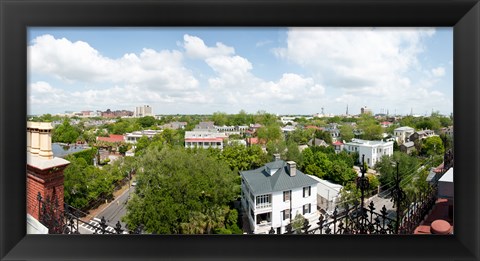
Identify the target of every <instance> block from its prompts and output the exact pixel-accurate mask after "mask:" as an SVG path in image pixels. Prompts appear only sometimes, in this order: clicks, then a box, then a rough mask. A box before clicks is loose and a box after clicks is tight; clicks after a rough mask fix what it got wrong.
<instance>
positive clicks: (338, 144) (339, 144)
mask: <svg viewBox="0 0 480 261" xmlns="http://www.w3.org/2000/svg"><path fill="white" fill-rule="evenodd" d="M332 145H333V146H334V150H335V153H340V152H341V151H342V150H343V148H344V147H345V146H344V144H343V143H342V142H341V141H338V140H337V141H335V142H333V143H332Z"/></svg>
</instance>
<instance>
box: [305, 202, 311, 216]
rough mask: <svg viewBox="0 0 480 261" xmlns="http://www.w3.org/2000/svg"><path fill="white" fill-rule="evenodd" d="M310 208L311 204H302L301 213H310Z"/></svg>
mask: <svg viewBox="0 0 480 261" xmlns="http://www.w3.org/2000/svg"><path fill="white" fill-rule="evenodd" d="M310 210H311V204H306V205H303V214H304V215H305V214H308V213H310Z"/></svg>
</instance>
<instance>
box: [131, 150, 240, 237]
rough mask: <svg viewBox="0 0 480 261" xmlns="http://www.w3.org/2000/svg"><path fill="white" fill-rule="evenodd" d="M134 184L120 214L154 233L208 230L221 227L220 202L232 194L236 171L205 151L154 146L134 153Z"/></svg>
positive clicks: (234, 194) (223, 204)
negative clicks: (137, 167)
mask: <svg viewBox="0 0 480 261" xmlns="http://www.w3.org/2000/svg"><path fill="white" fill-rule="evenodd" d="M138 161H139V165H140V166H142V169H140V170H139V171H137V180H138V185H137V188H136V190H135V194H134V195H133V197H132V200H130V201H129V203H128V205H127V215H126V216H125V217H124V218H123V220H124V222H126V223H127V225H128V227H129V229H134V228H136V227H138V226H139V225H140V224H143V225H144V229H145V231H147V232H156V233H159V234H177V233H192V232H193V233H213V232H214V231H215V230H216V229H218V228H225V216H226V215H227V213H228V211H227V212H226V211H224V210H225V209H226V208H225V207H226V206H228V204H229V203H230V202H231V201H232V200H234V199H235V198H237V197H238V195H239V193H240V182H239V179H238V175H237V174H236V173H234V172H233V171H232V170H231V169H230V168H229V166H227V165H226V164H225V163H223V162H221V161H218V160H216V159H215V158H213V157H211V156H209V154H208V151H206V150H198V151H196V152H194V153H189V152H187V151H186V150H184V149H183V148H169V147H164V148H161V149H160V150H159V149H158V148H155V147H149V148H147V152H146V153H144V154H143V155H142V156H141V157H139V158H138Z"/></svg>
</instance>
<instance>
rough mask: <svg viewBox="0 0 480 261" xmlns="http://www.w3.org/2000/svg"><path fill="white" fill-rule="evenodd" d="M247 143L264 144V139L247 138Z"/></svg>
mask: <svg viewBox="0 0 480 261" xmlns="http://www.w3.org/2000/svg"><path fill="white" fill-rule="evenodd" d="M247 142H248V144H265V141H264V140H260V139H259V138H257V137H252V138H247Z"/></svg>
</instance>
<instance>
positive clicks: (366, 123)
mask: <svg viewBox="0 0 480 261" xmlns="http://www.w3.org/2000/svg"><path fill="white" fill-rule="evenodd" d="M358 127H359V129H361V130H362V131H363V134H362V138H363V139H366V140H379V139H381V138H382V134H383V129H382V126H380V124H379V123H378V122H377V120H376V119H375V118H374V117H373V116H371V115H369V114H362V115H361V116H360V119H359V122H358Z"/></svg>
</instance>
